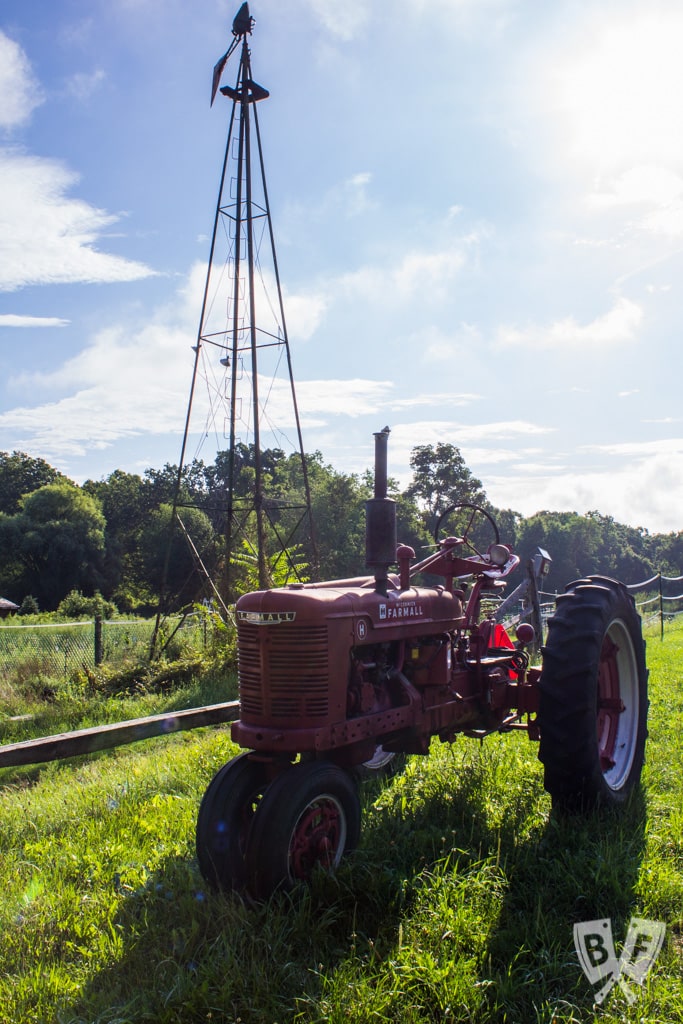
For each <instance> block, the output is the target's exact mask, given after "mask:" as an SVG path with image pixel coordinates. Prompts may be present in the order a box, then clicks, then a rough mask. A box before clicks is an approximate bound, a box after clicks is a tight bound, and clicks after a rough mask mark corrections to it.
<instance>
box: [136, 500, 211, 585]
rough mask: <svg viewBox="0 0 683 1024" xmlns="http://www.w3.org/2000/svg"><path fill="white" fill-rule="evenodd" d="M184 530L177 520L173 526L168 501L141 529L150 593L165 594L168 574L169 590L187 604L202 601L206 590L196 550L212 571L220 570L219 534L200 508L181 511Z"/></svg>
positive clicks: (141, 543)
mask: <svg viewBox="0 0 683 1024" xmlns="http://www.w3.org/2000/svg"><path fill="white" fill-rule="evenodd" d="M178 514H179V518H180V519H181V521H182V524H183V526H184V528H185V529H184V530H183V529H182V527H179V526H178V524H177V523H175V524H174V526H173V529H171V524H172V516H173V508H172V506H171V505H170V504H167V503H164V504H163V505H161V506H160V507H159V508H158V509H155V510H154V511H153V512H152V513H151V514H150V515H149V518H148V520H147V522H146V523H145V525H144V526H143V527H142V528H141V530H140V533H139V537H138V542H139V548H140V552H141V560H142V564H141V568H142V572H143V574H144V579H145V581H146V584H147V587H148V590H149V595H150V597H152V599H154V598H155V597H158V595H159V594H160V593H161V589H162V586H163V584H164V575H165V576H166V580H165V583H166V592H167V593H168V594H175V595H177V597H178V598H179V600H180V601H181V603H183V604H187V603H190V602H192V601H195V600H198V599H199V598H200V597H201V596H202V593H203V591H204V589H205V577H203V576H202V574H201V573H200V572H198V566H197V563H196V557H195V555H194V553H193V550H192V546H191V544H190V543H189V541H188V537H189V539H190V540H191V542H192V545H193V546H194V548H195V550H196V551H197V552H199V553H200V555H201V557H202V561H203V564H204V566H205V567H206V569H207V571H208V572H209V573H212V574H215V572H216V570H217V557H216V556H217V549H216V545H215V543H214V542H215V534H214V530H213V527H212V525H211V522H210V520H209V518H208V516H207V515H206V514H205V513H204V512H202V511H201V510H200V509H197V508H183V509H180V510H179V513H178Z"/></svg>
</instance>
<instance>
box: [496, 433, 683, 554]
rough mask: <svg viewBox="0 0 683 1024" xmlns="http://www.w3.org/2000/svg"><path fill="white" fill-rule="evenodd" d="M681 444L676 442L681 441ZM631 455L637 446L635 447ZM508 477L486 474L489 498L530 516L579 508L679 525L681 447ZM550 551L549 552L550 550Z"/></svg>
mask: <svg viewBox="0 0 683 1024" xmlns="http://www.w3.org/2000/svg"><path fill="white" fill-rule="evenodd" d="M679 445H680V442H679ZM634 454H636V453H635V451H634ZM523 468H524V464H523V463H520V470H519V471H516V472H515V474H514V475H510V476H502V475H501V476H493V477H489V476H487V478H486V481H485V489H486V493H487V496H488V498H489V499H490V500H491V501H492V502H493V504H494V505H497V506H498V507H500V508H513V509H515V510H516V511H518V512H521V513H522V515H525V516H530V515H533V514H534V513H535V512H538V511H540V510H543V509H550V510H554V511H563V512H578V513H579V514H580V515H584V514H585V513H586V512H589V511H590V510H592V509H599V510H600V512H601V513H602V514H603V515H611V516H613V517H614V519H616V520H617V522H620V523H629V524H630V525H632V526H639V525H640V526H646V527H647V528H648V529H649V530H651V531H653V532H656V533H668V532H670V531H674V530H675V531H678V530H680V529H681V525H682V524H681V512H680V510H681V508H682V507H683V450H681V448H680V447H679V448H678V449H677V450H675V451H671V452H666V453H664V452H659V453H657V452H656V451H655V450H654V449H653V450H652V452H650V453H647V457H645V458H640V459H639V458H633V457H631V458H630V459H629V460H628V462H626V463H625V464H624V465H623V466H620V467H615V466H608V467H606V466H601V467H600V469H599V470H597V469H582V468H580V467H579V466H573V467H570V466H563V467H554V466H553V467H552V468H551V467H550V466H548V465H546V466H545V469H544V468H543V467H530V472H529V473H525V472H522V470H523ZM550 554H551V555H552V551H551V552H550Z"/></svg>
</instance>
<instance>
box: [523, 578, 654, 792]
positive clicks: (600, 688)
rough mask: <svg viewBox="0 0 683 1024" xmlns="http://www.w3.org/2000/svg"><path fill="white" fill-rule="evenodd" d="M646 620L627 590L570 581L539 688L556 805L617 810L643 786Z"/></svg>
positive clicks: (544, 755)
mask: <svg viewBox="0 0 683 1024" xmlns="http://www.w3.org/2000/svg"><path fill="white" fill-rule="evenodd" d="M647 675H648V673H647V668H646V665H645V643H644V641H643V637H642V631H641V622H640V616H639V615H638V613H637V611H636V607H635V602H634V600H633V598H632V597H631V595H630V594H629V592H628V590H627V589H626V587H625V586H624V585H623V584H621V583H618V582H617V581H616V580H612V579H607V578H606V577H602V576H590V577H588V578H587V579H583V580H577V581H575V582H574V583H570V584H569V585H568V587H567V588H566V593H564V594H562V595H561V596H560V597H558V599H557V609H556V611H555V614H554V615H553V617H552V619H550V620H549V623H548V641H547V643H546V645H545V646H544V648H543V668H542V672H541V679H540V684H539V689H540V696H539V711H538V722H539V725H540V733H541V741H540V747H539V754H538V756H539V758H540V760H541V761H542V762H543V765H544V769H545V788H546V790H547V791H548V792H549V793H550V795H551V797H552V801H553V806H554V807H557V808H558V809H564V810H569V811H575V810H586V809H589V808H593V807H599V806H601V807H614V806H619V805H621V804H623V803H625V802H626V800H627V799H628V797H629V794H630V793H631V791H632V790H633V789H634V787H635V786H636V785H637V783H638V781H639V779H640V773H641V770H642V767H643V762H644V759H645V740H646V738H647V709H648V698H647Z"/></svg>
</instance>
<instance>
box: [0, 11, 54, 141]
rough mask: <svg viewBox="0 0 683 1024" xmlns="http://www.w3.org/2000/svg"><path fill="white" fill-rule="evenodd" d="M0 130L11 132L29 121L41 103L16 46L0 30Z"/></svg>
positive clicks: (29, 68) (37, 86)
mask: <svg viewBox="0 0 683 1024" xmlns="http://www.w3.org/2000/svg"><path fill="white" fill-rule="evenodd" d="M0 96H2V103H0V128H5V129H12V128H17V127H19V126H20V125H22V124H24V123H25V122H26V121H28V119H29V117H30V116H31V113H32V111H33V110H34V109H35V108H36V107H37V106H38V105H39V104H40V103H42V102H43V97H42V93H41V90H40V86H39V85H38V83H37V81H36V80H35V79H34V77H33V74H32V72H31V65H30V64H29V61H28V58H27V56H26V54H25V53H24V51H23V50H22V48H21V47H20V46H19V44H18V43H15V42H14V40H13V39H10V38H9V36H7V35H5V33H4V32H2V31H0Z"/></svg>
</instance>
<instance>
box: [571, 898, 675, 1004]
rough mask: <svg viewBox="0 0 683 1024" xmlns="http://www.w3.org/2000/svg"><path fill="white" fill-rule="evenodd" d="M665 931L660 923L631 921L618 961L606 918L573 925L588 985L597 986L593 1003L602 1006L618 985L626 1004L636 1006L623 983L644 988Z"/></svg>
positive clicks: (629, 989) (640, 919)
mask: <svg viewBox="0 0 683 1024" xmlns="http://www.w3.org/2000/svg"><path fill="white" fill-rule="evenodd" d="M665 931H666V925H664V924H662V922H661V921H645V920H644V919H643V918H641V917H632V918H631V921H630V923H629V926H628V933H627V935H626V941H625V942H624V948H623V949H622V951H621V956H620V957H619V959H617V956H616V953H615V952H614V940H613V939H612V922H611V921H610V920H609V918H607V917H605V918H602V919H601V920H599V921H582V922H581V924H575V925H574V945H575V946H576V952H577V953H578V954H579V961H580V963H581V967H582V968H583V972H584V974H585V975H586V977H587V978H588V980H589V981H590V983H591V985H595V984H597V983H598V982H600V988H599V989H598V991H597V992H596V993H595V1002H596V1003H601V1002H602V1001H603V999H605V998H606V997H607V995H608V994H609V992H610V991H611V990H612V988H613V987H614V985H616V984H617V982H618V983H619V987H620V988H621V990H622V992H623V993H624V995H625V996H626V998H627V999H628V1001H629V1003H634V1002H635V999H636V997H635V993H634V992H633V989H632V988H631V987H630V985H629V984H628V983H627V982H626V980H625V979H626V978H628V979H629V980H630V981H635V982H636V984H637V985H642V984H643V982H644V981H645V978H646V976H647V973H648V971H649V970H650V968H651V967H652V965H653V963H654V962H655V960H656V959H657V954H658V953H659V951H660V949H661V948H662V943H663V941H664V932H665Z"/></svg>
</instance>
